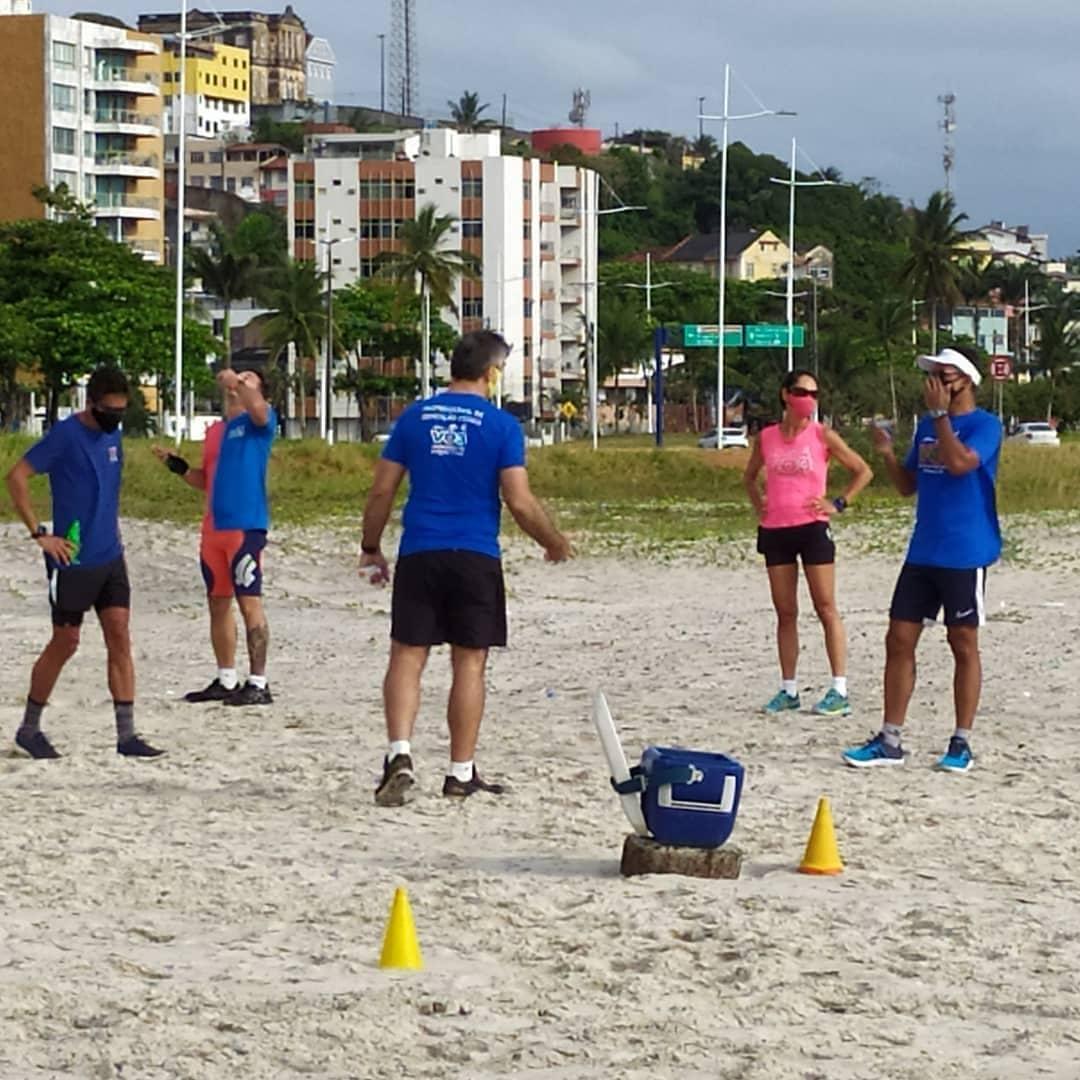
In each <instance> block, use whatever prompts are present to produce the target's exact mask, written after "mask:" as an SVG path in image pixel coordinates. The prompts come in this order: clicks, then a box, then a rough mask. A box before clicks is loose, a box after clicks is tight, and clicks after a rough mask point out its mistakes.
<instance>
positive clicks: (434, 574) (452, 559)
mask: <svg viewBox="0 0 1080 1080" xmlns="http://www.w3.org/2000/svg"><path fill="white" fill-rule="evenodd" d="M390 636H391V638H393V640H394V641H397V642H399V643H400V644H402V645H442V644H444V643H447V642H448V643H449V644H451V645H460V646H461V647H462V648H466V649H488V648H491V647H493V646H503V645H505V644H506V588H505V586H504V584H503V572H502V561H501V560H499V559H496V558H493V557H492V556H490V555H482V554H480V553H479V552H476V551H457V550H455V551H419V552H416V553H415V554H413V555H406V556H405V557H404V558H401V559H398V561H397V566H396V567H395V569H394V597H393V602H392V604H391V627H390Z"/></svg>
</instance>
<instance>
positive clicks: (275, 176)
mask: <svg viewBox="0 0 1080 1080" xmlns="http://www.w3.org/2000/svg"><path fill="white" fill-rule="evenodd" d="M179 141H180V140H179V138H178V137H177V136H175V135H169V136H167V137H166V139H165V156H166V161H167V165H166V175H167V179H168V180H169V181H170V182H171V181H173V179H174V174H175V171H176V156H177V146H178V143H179ZM184 151H185V155H186V157H187V168H186V177H185V184H186V186H187V187H189V188H191V187H200V188H215V189H217V190H218V191H228V192H230V193H232V194H233V195H239V196H240V198H241V199H244V200H246V201H247V202H252V203H257V202H272V203H275V204H276V205H278V206H280V207H281V208H282V209H284V208H285V194H286V193H285V188H286V183H285V180H284V179H283V178H282V176H281V171H282V169H283V168H284V166H283V165H281V164H280V163H281V161H282V158H283V157H287V156H288V153H289V151H288V150H287V149H286V148H285V147H284V146H281V145H280V144H278V143H254V142H239V141H235V140H229V139H223V138H216V139H205V138H198V137H197V136H190V135H189V136H188V137H187V138H186V139H185V140H184ZM275 161H276V162H278V163H279V165H278V167H277V168H276V169H275V168H273V167H271V168H267V167H266V166H268V165H270V163H272V162H275Z"/></svg>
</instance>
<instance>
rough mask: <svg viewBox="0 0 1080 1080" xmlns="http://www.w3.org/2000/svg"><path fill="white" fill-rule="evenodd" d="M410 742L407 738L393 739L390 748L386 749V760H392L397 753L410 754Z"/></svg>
mask: <svg viewBox="0 0 1080 1080" xmlns="http://www.w3.org/2000/svg"><path fill="white" fill-rule="evenodd" d="M411 753H412V744H411V743H410V742H409V740H408V739H394V740H393V741H392V742H391V743H390V749H389V750H387V751H386V760H387V761H393V760H394V758H396V757H397V756H398V754H411Z"/></svg>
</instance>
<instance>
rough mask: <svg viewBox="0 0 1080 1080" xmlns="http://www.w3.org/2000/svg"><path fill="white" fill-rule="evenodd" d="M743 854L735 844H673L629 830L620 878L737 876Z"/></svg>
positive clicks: (623, 851)
mask: <svg viewBox="0 0 1080 1080" xmlns="http://www.w3.org/2000/svg"><path fill="white" fill-rule="evenodd" d="M742 857H743V853H742V852H741V851H740V850H739V849H738V848H737V847H728V846H727V845H724V846H722V847H717V848H696V847H672V846H670V845H668V844H658V843H657V842H656V841H655V840H653V839H652V837H650V836H638V835H636V834H634V833H631V834H630V835H629V836H628V837H627V838H626V841H625V842H624V844H623V849H622V863H621V865H620V866H619V869H620V870H621V871H622V875H623V877H634V876H636V875H638V874H682V875H684V876H686V877H702V878H737V877H738V876H739V871H740V870H741V869H742Z"/></svg>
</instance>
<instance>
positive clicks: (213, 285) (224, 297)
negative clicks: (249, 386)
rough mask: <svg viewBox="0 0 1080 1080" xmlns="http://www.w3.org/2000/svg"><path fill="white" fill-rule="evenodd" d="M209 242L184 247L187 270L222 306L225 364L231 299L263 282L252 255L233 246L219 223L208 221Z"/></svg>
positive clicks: (253, 290) (229, 347)
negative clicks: (187, 247) (202, 245)
mask: <svg viewBox="0 0 1080 1080" xmlns="http://www.w3.org/2000/svg"><path fill="white" fill-rule="evenodd" d="M210 232H211V236H210V243H209V244H208V245H206V246H205V247H193V248H189V249H188V258H187V264H188V272H189V273H191V274H193V275H194V276H195V277H197V278H198V279H199V280H200V281H201V282H202V287H203V291H204V292H206V293H209V294H210V295H211V296H216V297H217V298H218V299H219V300H220V301H221V306H222V308H223V309H224V317H223V318H222V326H221V337H222V340H223V341H224V342H225V365H226V367H227V366H228V365H229V360H230V358H231V356H232V343H231V340H230V338H231V326H230V323H231V313H232V306H233V303H234V302H235V301H237V300H244V299H246V298H247V297H249V296H253V295H254V294H255V293H256V292H258V291H259V288H260V286H261V285H262V284H263V272H262V268H261V267H260V265H259V260H258V257H257V256H256V255H253V254H250V253H247V254H242V253H240V252H237V251H236V250H235V246H234V244H233V241H232V237H231V236H230V235H229V234H228V233H227V232H226V231H225V229H224V228H223V227H222V225H221V223H220V222H218V221H212V222H211V223H210Z"/></svg>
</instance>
